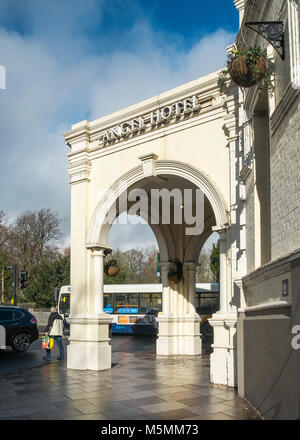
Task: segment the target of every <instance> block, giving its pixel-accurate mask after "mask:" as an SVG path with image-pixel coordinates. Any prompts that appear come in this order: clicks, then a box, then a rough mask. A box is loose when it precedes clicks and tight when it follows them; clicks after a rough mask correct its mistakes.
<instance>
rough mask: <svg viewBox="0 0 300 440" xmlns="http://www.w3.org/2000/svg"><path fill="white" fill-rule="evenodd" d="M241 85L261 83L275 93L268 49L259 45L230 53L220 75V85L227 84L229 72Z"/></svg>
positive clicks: (221, 87)
mask: <svg viewBox="0 0 300 440" xmlns="http://www.w3.org/2000/svg"><path fill="white" fill-rule="evenodd" d="M228 73H229V75H230V77H231V79H232V81H233V82H234V83H235V84H237V85H238V86H239V87H246V88H248V87H252V86H254V85H256V84H258V83H261V86H260V88H261V89H262V88H267V90H268V92H269V94H273V92H274V86H273V83H272V81H271V76H270V73H269V67H268V61H267V54H266V51H265V50H263V49H262V48H261V47H259V46H254V47H250V48H248V49H247V50H237V49H234V50H232V52H230V54H229V55H228V60H227V68H226V69H224V70H222V72H221V74H220V77H219V86H220V89H221V90H222V89H223V88H224V86H225V83H226V79H227V74H228Z"/></svg>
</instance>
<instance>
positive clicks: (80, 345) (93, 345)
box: [67, 313, 112, 371]
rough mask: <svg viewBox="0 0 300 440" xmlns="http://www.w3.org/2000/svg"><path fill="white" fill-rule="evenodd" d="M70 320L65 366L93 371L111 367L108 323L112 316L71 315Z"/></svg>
mask: <svg viewBox="0 0 300 440" xmlns="http://www.w3.org/2000/svg"><path fill="white" fill-rule="evenodd" d="M70 322H71V334H70V338H69V341H70V345H69V346H68V348H67V354H68V356H67V368H70V369H75V370H95V371H101V370H107V369H109V368H111V345H110V331H109V325H110V324H111V322H112V317H111V316H109V315H107V314H105V313H103V314H98V313H97V314H90V315H85V316H76V317H71V318H70Z"/></svg>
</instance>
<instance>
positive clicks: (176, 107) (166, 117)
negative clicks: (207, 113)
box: [99, 95, 201, 145]
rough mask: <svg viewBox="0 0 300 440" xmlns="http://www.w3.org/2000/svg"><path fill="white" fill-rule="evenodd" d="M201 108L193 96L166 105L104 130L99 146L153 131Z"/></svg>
mask: <svg viewBox="0 0 300 440" xmlns="http://www.w3.org/2000/svg"><path fill="white" fill-rule="evenodd" d="M200 108H201V104H200V102H199V99H198V96H197V95H194V96H192V97H190V98H186V99H183V100H182V101H178V102H175V103H174V104H171V105H166V106H165V107H162V108H160V109H157V110H155V111H153V112H151V113H149V114H147V115H144V116H139V117H137V118H135V119H131V120H129V121H126V122H123V123H122V124H120V125H117V126H116V127H113V128H110V129H108V130H105V131H104V133H103V134H102V135H101V136H100V139H99V144H103V145H105V144H108V143H110V142H113V141H116V140H120V139H121V138H126V137H129V136H130V135H132V134H135V133H138V132H143V131H146V130H147V129H149V128H150V129H153V128H154V127H155V126H157V125H159V124H162V123H164V122H167V121H170V120H171V119H173V118H180V117H181V116H182V115H186V114H188V113H192V112H194V111H198V110H200Z"/></svg>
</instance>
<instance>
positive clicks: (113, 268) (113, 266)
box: [104, 258, 120, 277]
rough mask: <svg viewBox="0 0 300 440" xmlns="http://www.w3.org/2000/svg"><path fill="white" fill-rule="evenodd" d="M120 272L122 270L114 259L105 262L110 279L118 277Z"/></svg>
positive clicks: (105, 270)
mask: <svg viewBox="0 0 300 440" xmlns="http://www.w3.org/2000/svg"><path fill="white" fill-rule="evenodd" d="M119 271H120V268H119V267H118V266H117V262H116V260H115V259H114V258H111V259H110V260H108V261H105V263H104V272H105V273H106V275H108V276H109V277H114V276H116V275H117V274H118V273H119Z"/></svg>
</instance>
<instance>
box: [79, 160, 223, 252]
mask: <svg viewBox="0 0 300 440" xmlns="http://www.w3.org/2000/svg"><path fill="white" fill-rule="evenodd" d="M154 163H155V172H156V175H173V176H177V177H181V178H183V179H186V180H188V181H190V182H192V183H194V184H195V185H196V187H198V188H200V189H202V191H203V192H204V194H205V195H206V197H207V198H208V200H209V202H210V204H211V206H212V209H213V212H214V215H215V218H216V223H217V225H220V226H221V225H225V224H227V223H228V218H227V212H226V211H228V210H227V209H226V208H227V207H226V203H225V200H224V197H223V195H222V193H221V192H220V191H219V189H217V186H216V185H215V184H214V183H213V182H212V181H211V179H210V178H209V177H208V176H207V175H205V174H204V173H203V172H201V171H199V170H197V169H195V168H193V167H191V166H190V165H188V164H186V163H182V162H177V161H165V160H156V161H155V162H154ZM144 178H145V175H144V171H143V166H142V164H141V165H138V166H137V167H134V168H132V169H131V170H130V171H128V172H127V173H125V174H124V175H123V176H121V177H120V178H119V179H117V180H116V182H114V184H113V185H112V186H111V187H110V188H109V190H108V191H107V192H106V193H105V194H104V196H103V197H102V199H101V200H100V201H99V203H98V205H97V207H96V209H95V211H94V213H93V216H92V218H91V221H90V224H89V227H88V234H87V243H86V246H87V247H92V246H94V245H95V246H96V245H98V246H101V245H107V239H108V232H109V229H110V226H111V224H107V222H106V223H105V221H104V220H105V217H106V215H107V213H108V211H109V209H110V208H111V207H112V206H113V204H114V203H115V202H116V200H117V199H118V198H119V197H120V195H121V194H122V193H123V192H124V191H126V190H128V189H129V188H130V187H131V186H132V185H134V184H135V183H137V182H138V181H139V180H142V179H144ZM145 220H146V219H145ZM149 226H150V227H151V226H158V228H152V230H153V232H154V234H155V236H156V238H157V240H158V244H159V246H160V245H162V248H164V247H168V245H167V243H172V236H171V233H170V231H169V229H168V228H164V233H163V232H162V229H161V227H159V226H161V225H149ZM163 226H165V225H163ZM158 230H159V232H158ZM165 235H167V237H166V236H165ZM162 237H164V238H162ZM159 241H161V243H159ZM163 241H165V244H163ZM161 250H162V249H161ZM172 254H175V252H174V245H173V249H172V245H171V248H170V245H169V252H168V255H169V257H171V255H172Z"/></svg>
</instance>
